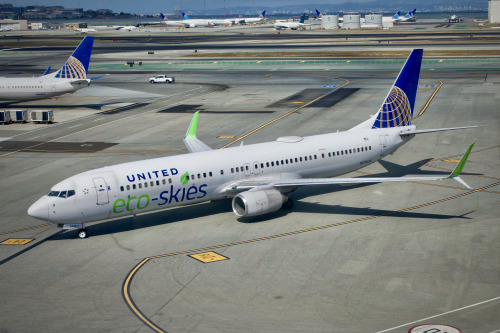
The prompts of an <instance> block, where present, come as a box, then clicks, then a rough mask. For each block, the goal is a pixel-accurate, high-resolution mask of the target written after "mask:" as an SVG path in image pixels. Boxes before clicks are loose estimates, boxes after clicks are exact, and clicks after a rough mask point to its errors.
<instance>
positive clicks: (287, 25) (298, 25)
mask: <svg viewBox="0 0 500 333" xmlns="http://www.w3.org/2000/svg"><path fill="white" fill-rule="evenodd" d="M305 19H306V13H304V14H302V16H301V17H300V21H299V22H276V23H274V27H275V28H276V30H284V29H287V28H290V29H292V30H297V29H299V28H302V27H305V26H307V25H310V24H305V23H304V21H305Z"/></svg>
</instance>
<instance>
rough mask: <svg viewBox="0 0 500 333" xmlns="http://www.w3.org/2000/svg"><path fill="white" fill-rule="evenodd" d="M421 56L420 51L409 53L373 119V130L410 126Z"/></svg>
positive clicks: (421, 51)
mask: <svg viewBox="0 0 500 333" xmlns="http://www.w3.org/2000/svg"><path fill="white" fill-rule="evenodd" d="M422 55H423V50H422V49H415V50H413V51H412V52H411V53H410V56H409V57H408V59H407V60H406V62H405V64H404V66H403V68H402V69H401V72H399V75H398V77H397V78H396V81H395V82H394V85H393V86H392V88H391V91H390V92H389V94H388V95H387V97H386V99H385V101H384V103H383V104H382V106H381V107H380V110H379V111H378V113H377V115H376V117H375V121H374V122H373V125H372V128H373V129H375V128H391V127H400V126H409V125H411V120H412V118H413V110H414V107H415V97H416V95H417V88H418V78H419V75H420V66H421V64H422Z"/></svg>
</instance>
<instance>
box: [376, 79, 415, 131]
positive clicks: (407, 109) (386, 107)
mask: <svg viewBox="0 0 500 333" xmlns="http://www.w3.org/2000/svg"><path fill="white" fill-rule="evenodd" d="M411 119H412V111H411V106H410V102H409V100H408V97H407V96H406V94H405V93H404V91H403V90H401V89H400V88H398V87H396V86H394V87H392V89H391V92H390V93H389V96H387V98H386V100H385V101H384V104H382V108H381V109H380V111H379V114H378V117H377V120H376V121H375V123H374V124H373V128H390V127H399V126H408V125H411Z"/></svg>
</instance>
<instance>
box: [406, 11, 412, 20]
mask: <svg viewBox="0 0 500 333" xmlns="http://www.w3.org/2000/svg"><path fill="white" fill-rule="evenodd" d="M411 13H412V11H411V10H410V11H409V12H408V13H406V15H405V18H407V19H408V18H410V17H411Z"/></svg>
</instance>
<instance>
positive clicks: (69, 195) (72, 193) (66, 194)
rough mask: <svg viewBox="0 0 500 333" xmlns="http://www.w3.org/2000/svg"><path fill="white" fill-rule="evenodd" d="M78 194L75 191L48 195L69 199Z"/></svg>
mask: <svg viewBox="0 0 500 333" xmlns="http://www.w3.org/2000/svg"><path fill="white" fill-rule="evenodd" d="M75 194H76V192H75V190H69V191H50V192H49V193H48V194H47V195H48V196H49V197H59V198H69V197H72V196H74V195H75Z"/></svg>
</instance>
